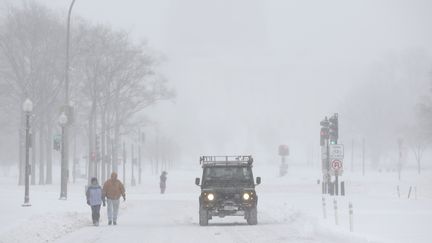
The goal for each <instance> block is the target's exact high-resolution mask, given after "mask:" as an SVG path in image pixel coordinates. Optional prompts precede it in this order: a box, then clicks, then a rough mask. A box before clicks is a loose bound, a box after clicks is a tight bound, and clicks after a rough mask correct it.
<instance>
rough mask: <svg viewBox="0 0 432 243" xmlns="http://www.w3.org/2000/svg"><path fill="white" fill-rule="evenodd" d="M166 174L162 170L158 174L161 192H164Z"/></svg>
mask: <svg viewBox="0 0 432 243" xmlns="http://www.w3.org/2000/svg"><path fill="white" fill-rule="evenodd" d="M167 174H168V173H167V172H166V171H162V174H161V175H160V181H159V186H160V190H161V194H164V193H165V189H166V181H167Z"/></svg>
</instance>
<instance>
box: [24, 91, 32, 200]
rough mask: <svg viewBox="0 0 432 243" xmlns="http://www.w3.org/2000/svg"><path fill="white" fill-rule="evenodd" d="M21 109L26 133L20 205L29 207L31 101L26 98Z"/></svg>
mask: <svg viewBox="0 0 432 243" xmlns="http://www.w3.org/2000/svg"><path fill="white" fill-rule="evenodd" d="M23 110H24V112H25V116H26V134H25V145H26V147H25V178H24V180H25V182H24V183H25V190H24V204H23V205H22V206H23V207H29V206H31V204H30V180H29V179H30V178H29V176H30V172H31V168H30V163H29V147H30V136H29V135H30V134H29V132H30V113H31V112H32V110H33V103H32V102H31V101H30V100H29V99H26V100H25V101H24V103H23Z"/></svg>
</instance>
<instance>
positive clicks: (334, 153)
mask: <svg viewBox="0 0 432 243" xmlns="http://www.w3.org/2000/svg"><path fill="white" fill-rule="evenodd" d="M329 152H330V160H334V159H339V160H342V159H343V158H344V147H343V145H342V144H331V145H329Z"/></svg>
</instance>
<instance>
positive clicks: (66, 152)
mask: <svg viewBox="0 0 432 243" xmlns="http://www.w3.org/2000/svg"><path fill="white" fill-rule="evenodd" d="M74 4H75V0H72V2H71V4H70V6H69V11H68V19H67V30H66V62H65V109H67V111H66V115H67V116H68V117H69V118H71V117H70V115H71V114H70V109H69V48H70V19H71V13H72V8H73V6H74ZM68 139H69V137H68V126H67V125H66V126H62V171H61V182H62V183H61V192H60V199H66V198H67V188H66V187H67V180H68V175H67V174H68V169H67V168H68V166H69V158H68V157H69V149H68V145H69V143H68Z"/></svg>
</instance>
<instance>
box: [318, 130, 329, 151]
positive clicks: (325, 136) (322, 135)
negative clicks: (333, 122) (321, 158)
mask: <svg viewBox="0 0 432 243" xmlns="http://www.w3.org/2000/svg"><path fill="white" fill-rule="evenodd" d="M328 138H329V129H328V127H322V128H321V132H320V145H321V146H324V145H325V140H326V139H328Z"/></svg>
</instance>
